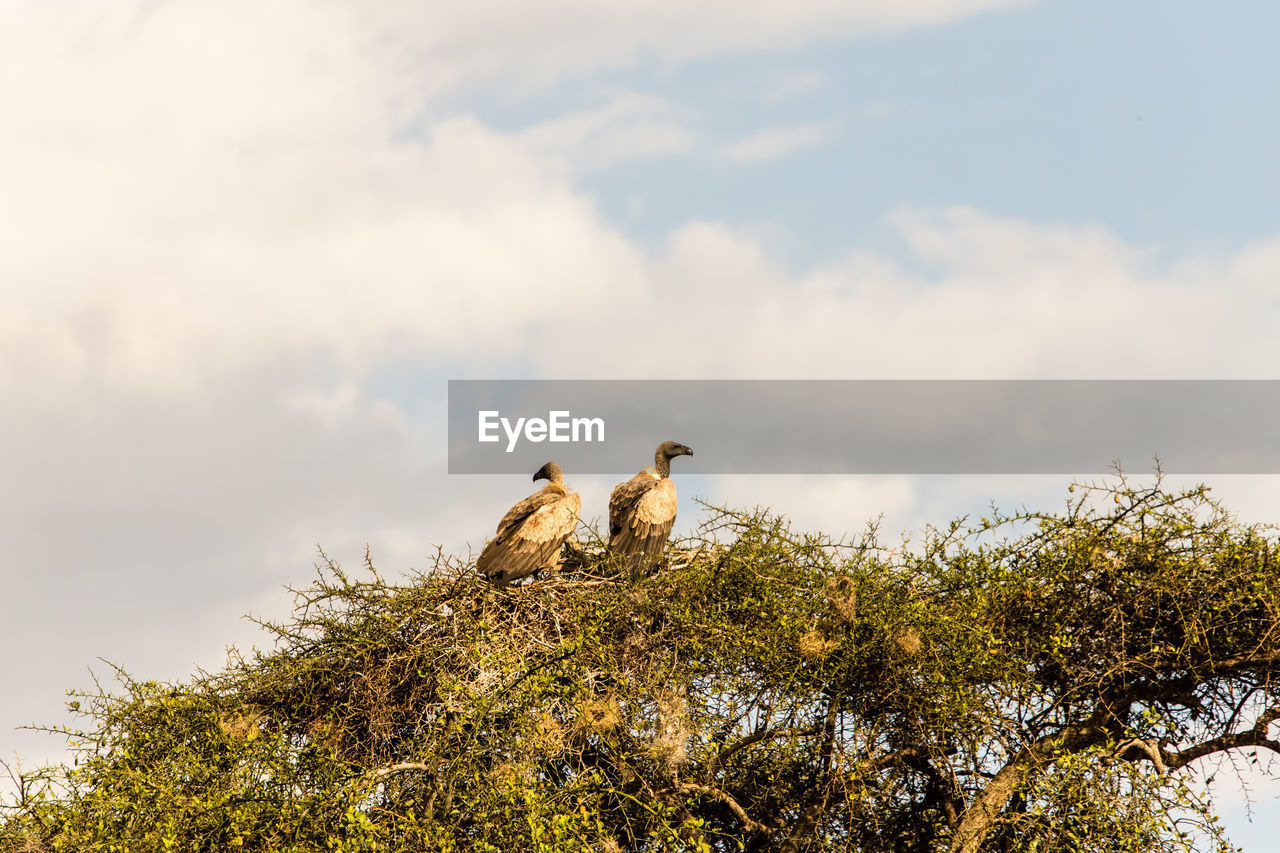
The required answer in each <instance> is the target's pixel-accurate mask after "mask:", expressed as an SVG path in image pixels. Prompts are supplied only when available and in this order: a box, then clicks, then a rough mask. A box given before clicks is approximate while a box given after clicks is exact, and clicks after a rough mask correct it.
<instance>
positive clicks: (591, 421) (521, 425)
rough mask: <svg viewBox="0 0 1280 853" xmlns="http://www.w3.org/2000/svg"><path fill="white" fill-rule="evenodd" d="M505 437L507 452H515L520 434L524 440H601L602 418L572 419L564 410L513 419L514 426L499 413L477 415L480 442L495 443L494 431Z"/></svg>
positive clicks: (602, 430) (485, 412)
mask: <svg viewBox="0 0 1280 853" xmlns="http://www.w3.org/2000/svg"><path fill="white" fill-rule="evenodd" d="M499 427H501V429H502V431H503V432H505V433H506V434H507V452H508V453H511V452H512V451H513V450H515V449H516V443H517V442H518V441H519V440H520V436H521V433H523V435H524V438H525V440H527V441H532V442H534V443H537V442H540V441H573V442H579V441H604V418H575V417H571V415H570V413H569V412H567V411H551V412H547V419H546V420H545V421H544V420H543V419H542V418H516V422H515V424H512V423H511V421H510V420H509V419H507V418H504V417H502V413H501V412H499V411H494V410H491V411H482V412H480V441H499V440H501V436H499V435H498V429H499Z"/></svg>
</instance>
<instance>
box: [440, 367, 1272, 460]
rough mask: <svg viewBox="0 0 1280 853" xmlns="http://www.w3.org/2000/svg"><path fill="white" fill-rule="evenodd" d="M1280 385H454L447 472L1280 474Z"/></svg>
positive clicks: (875, 382)
mask: <svg viewBox="0 0 1280 853" xmlns="http://www.w3.org/2000/svg"><path fill="white" fill-rule="evenodd" d="M1277 424H1280V380H683V381H681V380H676V381H672V380H652V381H649V380H450V381H449V473H451V474H512V473H524V474H532V473H533V472H534V471H536V470H537V469H538V468H539V467H540V466H541V465H542V464H543V463H544V462H548V461H554V462H558V463H560V465H561V466H562V467H563V468H564V470H565V472H566V474H633V473H635V472H636V471H638V470H639V469H640V468H642V467H644V466H645V465H648V464H651V463H652V460H653V452H654V448H655V447H656V446H657V445H658V444H659V443H660V442H662V441H667V440H671V441H678V442H681V443H682V444H686V445H688V446H689V447H691V448H693V450H694V456H693V457H692V458H684V459H680V460H678V461H677V462H676V464H675V468H676V470H677V471H679V472H680V473H688V474H695V473H700V474H1102V473H1107V472H1108V471H1111V470H1113V468H1114V466H1115V465H1116V464H1119V465H1120V466H1121V467H1122V468H1123V469H1124V470H1126V471H1130V472H1133V473H1146V472H1150V471H1151V470H1152V468H1153V466H1154V464H1155V460H1156V459H1157V458H1158V459H1159V461H1160V465H1161V468H1162V469H1163V470H1164V471H1165V472H1167V473H1173V474H1277V473H1280V448H1278V447H1277V444H1278V442H1277Z"/></svg>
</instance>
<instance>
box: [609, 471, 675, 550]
mask: <svg viewBox="0 0 1280 853" xmlns="http://www.w3.org/2000/svg"><path fill="white" fill-rule="evenodd" d="M675 523H676V486H675V483H673V482H671V480H670V479H667V478H662V479H659V478H658V477H657V476H656V474H651V473H649V471H648V470H645V471H641V472H640V473H639V474H637V475H636V476H634V477H632V478H631V479H630V480H627V481H626V482H625V483H619V484H618V485H617V486H615V487H614V489H613V493H612V494H611V495H610V496H609V550H610V551H612V552H614V553H616V554H624V555H626V556H627V558H628V559H627V565H628V566H631V567H635V566H638V565H640V564H641V563H643V562H644V561H645V560H647V559H652V558H654V557H656V556H658V555H659V554H661V553H662V546H664V545H666V544H667V539H668V537H670V536H671V528H672V527H673V526H675Z"/></svg>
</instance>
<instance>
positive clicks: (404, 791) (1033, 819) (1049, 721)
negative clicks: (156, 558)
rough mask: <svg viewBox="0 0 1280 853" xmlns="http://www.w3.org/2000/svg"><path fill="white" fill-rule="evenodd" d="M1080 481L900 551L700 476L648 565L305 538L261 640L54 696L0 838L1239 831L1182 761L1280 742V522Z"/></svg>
mask: <svg viewBox="0 0 1280 853" xmlns="http://www.w3.org/2000/svg"><path fill="white" fill-rule="evenodd" d="M1071 492H1072V493H1071V496H1070V497H1069V499H1068V502H1067V505H1066V508H1065V510H1064V511H1062V512H1057V513H1033V512H1019V513H1015V514H1004V513H1001V512H998V511H993V512H992V514H991V516H990V517H989V518H986V519H982V520H981V521H979V522H977V523H975V524H968V523H966V522H956V523H954V524H951V525H949V526H947V527H945V528H941V529H929V530H927V531H925V532H924V535H923V537H922V538H921V541H920V542H918V543H916V544H914V545H907V546H903V547H898V548H893V549H890V548H887V547H886V546H884V545H882V544H881V543H880V542H879V541H878V540H877V538H876V534H875V530H874V529H870V530H868V532H867V534H866V535H865V536H863V537H862V538H861V539H859V540H857V541H855V542H852V543H838V542H833V541H831V540H830V539H829V538H827V537H824V536H820V535H805V534H797V533H795V532H793V531H792V530H791V529H790V528H789V527H788V525H787V524H786V523H785V521H784V520H783V519H781V518H777V517H774V516H771V515H769V514H768V513H764V512H751V513H740V512H731V511H728V510H723V509H720V510H712V511H711V513H710V516H711V517H710V520H709V521H708V523H707V525H706V527H705V529H704V530H703V531H702V534H701V535H700V536H699V537H698V538H696V539H694V540H690V541H686V542H682V543H678V544H677V545H676V546H673V547H672V548H670V549H668V552H667V554H666V555H665V559H664V561H663V562H662V564H661V565H660V566H659V567H658V568H657V570H656V571H655V572H653V573H652V574H650V575H649V576H647V577H644V578H641V579H638V580H633V579H626V578H621V577H619V573H618V572H617V571H616V567H615V566H614V565H613V564H612V563H611V562H610V560H609V559H608V558H607V557H606V556H604V555H603V554H602V551H601V548H600V547H599V543H598V542H596V543H594V544H589V545H587V546H586V548H585V550H583V551H582V552H581V553H578V554H577V555H576V558H575V559H572V560H570V561H568V562H567V563H566V565H565V566H564V567H563V568H562V571H561V572H560V573H558V574H557V575H555V576H553V577H549V578H546V579H543V580H538V581H536V582H534V583H531V584H528V585H525V586H523V587H513V588H511V589H508V590H498V589H494V588H492V587H490V586H488V585H487V584H486V583H485V582H484V581H482V580H479V579H477V578H476V577H475V576H474V571H473V569H472V567H471V566H470V565H469V564H468V563H466V562H463V561H456V560H450V559H445V558H443V557H441V558H438V559H437V561H436V565H435V566H433V567H432V569H431V570H430V571H428V572H425V573H421V574H418V575H414V576H412V577H411V578H410V579H409V581H408V582H407V583H404V584H402V585H396V584H391V583H388V582H387V581H385V580H384V579H382V578H381V577H380V576H379V575H378V574H377V573H376V572H375V571H373V568H372V565H367V566H366V570H367V573H366V574H365V575H363V576H362V579H353V578H352V577H350V576H348V575H347V574H346V573H345V572H343V571H342V570H341V569H340V568H339V567H338V566H336V565H334V564H333V563H332V562H330V561H328V560H325V561H324V562H323V563H322V565H321V566H320V568H319V571H318V576H317V579H316V580H315V582H314V583H313V584H312V585H311V586H310V587H308V588H306V589H304V590H301V591H299V592H298V607H297V609H296V612H295V613H294V614H293V616H292V618H291V619H290V620H288V621H287V622H284V623H282V624H274V625H267V626H266V627H267V628H268V629H269V630H270V631H271V633H272V634H273V636H274V639H275V647H274V648H273V649H271V650H269V651H259V652H256V653H254V654H253V655H252V656H251V657H247V658H242V657H240V656H238V655H234V654H233V655H232V657H231V659H230V660H229V661H228V664H227V666H226V667H225V668H224V669H223V670H222V671H220V672H217V673H198V674H197V675H196V676H195V677H193V678H192V679H190V680H189V681H188V682H186V683H182V684H156V683H152V682H139V681H136V680H133V679H131V678H130V677H129V676H127V675H126V674H125V673H123V672H118V673H117V675H118V678H119V680H120V682H121V685H122V689H119V690H117V691H116V692H114V693H112V692H109V691H106V690H103V689H95V690H93V691H89V692H87V693H84V694H79V695H77V696H75V697H73V700H74V702H73V704H75V705H76V707H77V708H78V709H79V713H80V714H81V715H82V717H83V725H82V726H81V728H80V729H78V730H76V731H69V732H67V734H69V735H70V737H71V738H72V742H73V747H74V748H75V749H76V751H77V759H76V762H75V764H74V766H72V767H63V768H50V769H46V770H44V771H41V772H39V773H37V774H35V775H34V776H32V777H29V778H28V777H24V778H23V779H22V782H23V784H22V786H21V791H20V793H19V797H18V798H17V799H16V800H15V801H14V802H13V803H11V804H10V806H9V808H8V810H7V818H5V819H4V822H3V823H2V824H0V848H4V849H27V850H46V849H51V850H141V849H156V850H160V849H170V848H172V849H182V850H209V851H214V850H219V851H220V850H227V849H234V848H236V847H242V848H244V849H254V850H424V849H425V850H436V849H439V850H487V851H508V850H536V851H548V852H549V851H588V850H590V851H622V850H636V851H647V850H690V851H694V850H697V851H713V850H714V851H738V850H748V851H764V850H781V851H824V850H831V851H835V850H851V851H868V853H872V852H873V851H874V852H875V853H879V851H903V853H914V851H920V853H924V852H925V851H929V853H935V852H936V851H962V853H971V852H972V851H1009V850H1036V851H1055V850H1061V851H1067V850H1079V849H1090V850H1105V851H1135V853H1136V851H1144V853H1145V851H1175V850H1189V849H1192V846H1193V844H1197V843H1199V844H1201V845H1203V844H1205V843H1208V844H1212V845H1214V846H1216V847H1218V848H1219V849H1222V850H1226V849H1230V848H1229V847H1228V845H1227V842H1226V840H1225V839H1224V838H1222V836H1221V832H1220V831H1219V830H1218V829H1217V826H1216V824H1215V823H1214V822H1213V819H1212V815H1211V812H1210V809H1209V805H1208V804H1206V803H1205V802H1204V801H1203V800H1202V799H1200V798H1199V797H1198V796H1197V795H1195V794H1193V792H1192V790H1191V789H1190V788H1189V787H1188V786H1187V784H1186V777H1187V773H1188V771H1189V770H1190V769H1191V768H1193V767H1195V765H1196V764H1197V763H1198V762H1202V761H1204V760H1206V759H1209V758H1210V757H1212V756H1215V755H1232V754H1240V753H1241V752H1244V753H1245V754H1247V753H1248V752H1249V751H1251V750H1271V751H1280V743H1277V740H1276V737H1275V734H1274V731H1275V729H1276V725H1275V724H1276V723H1277V721H1278V720H1280V684H1278V683H1277V679H1276V676H1277V672H1278V671H1280V630H1278V625H1280V571H1278V570H1277V561H1278V560H1280V545H1278V544H1277V541H1276V539H1275V537H1274V536H1273V535H1272V534H1271V533H1270V531H1269V530H1264V529H1259V528H1254V527H1249V526H1243V525H1240V524H1238V523H1237V522H1236V521H1235V520H1234V519H1233V518H1232V517H1231V516H1230V515H1229V514H1227V513H1226V512H1225V511H1223V510H1222V509H1221V508H1220V507H1219V506H1218V505H1217V504H1215V503H1214V502H1213V501H1212V500H1211V499H1210V498H1209V497H1208V495H1207V494H1206V492H1205V491H1204V490H1203V489H1196V490H1191V491H1185V492H1178V493H1171V492H1168V491H1166V490H1164V489H1163V488H1162V487H1161V485H1160V484H1159V483H1157V484H1155V485H1153V486H1150V487H1141V488H1139V487H1135V486H1132V485H1130V484H1129V483H1127V482H1125V481H1124V480H1123V479H1121V480H1120V481H1118V482H1117V483H1114V484H1111V485H1102V486H1084V485H1076V486H1073V487H1072V490H1071Z"/></svg>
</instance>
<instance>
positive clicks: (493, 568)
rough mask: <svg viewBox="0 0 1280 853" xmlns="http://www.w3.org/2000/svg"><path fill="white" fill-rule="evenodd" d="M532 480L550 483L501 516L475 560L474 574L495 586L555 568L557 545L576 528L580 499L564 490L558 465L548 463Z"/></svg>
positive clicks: (557, 552)
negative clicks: (496, 529) (494, 531)
mask: <svg viewBox="0 0 1280 853" xmlns="http://www.w3.org/2000/svg"><path fill="white" fill-rule="evenodd" d="M533 479H534V482H537V481H538V480H549V481H550V482H548V483H547V485H545V486H543V487H542V490H541V491H538V492H534V493H533V494H532V495H530V496H529V497H527V498H525V499H524V500H522V501H520V503H518V504H516V505H515V506H513V507H512V508H511V509H510V510H509V511H508V512H507V514H506V515H504V516H503V517H502V521H500V522H498V532H497V535H495V536H494V537H493V539H491V540H490V541H489V544H488V545H485V546H484V550H483V551H481V552H480V559H478V560H476V571H477V572H479V573H480V574H481V575H482V576H483V577H486V578H488V579H489V580H490V581H491V582H492V583H496V584H497V585H498V586H506V585H507V584H509V583H511V582H512V581H517V580H520V578H524V577H528V576H529V575H531V574H533V573H534V572H536V571H538V570H539V569H542V568H547V567H550V566H553V565H555V563H556V560H557V558H558V557H559V555H560V546H561V545H563V544H564V541H565V540H566V539H568V538H569V536H570V535H571V534H572V533H573V531H574V528H576V527H577V526H578V513H579V511H580V510H581V509H582V498H581V497H579V495H578V493H577V492H571V491H569V490H568V489H567V488H565V485H564V472H563V471H561V470H560V466H559V465H557V464H556V463H554V462H548V463H547V464H546V465H543V466H542V467H541V468H539V469H538V473H536V474H534V475H533Z"/></svg>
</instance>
